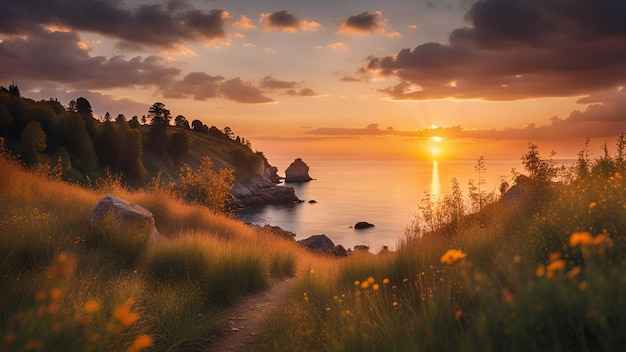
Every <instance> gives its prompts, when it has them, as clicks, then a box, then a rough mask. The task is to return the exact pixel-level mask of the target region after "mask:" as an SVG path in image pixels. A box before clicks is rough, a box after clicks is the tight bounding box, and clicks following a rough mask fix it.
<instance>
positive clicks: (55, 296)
mask: <svg viewBox="0 0 626 352" xmlns="http://www.w3.org/2000/svg"><path fill="white" fill-rule="evenodd" d="M60 297H61V290H59V289H58V288H56V287H55V288H53V289H52V290H50V298H52V299H54V300H57V299H59V298H60Z"/></svg>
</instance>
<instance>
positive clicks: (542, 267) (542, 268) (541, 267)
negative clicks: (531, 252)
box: [535, 265, 546, 277]
mask: <svg viewBox="0 0 626 352" xmlns="http://www.w3.org/2000/svg"><path fill="white" fill-rule="evenodd" d="M535 274H536V275H537V277H542V276H543V275H545V274H546V266H545V265H539V266H537V271H536V272H535Z"/></svg>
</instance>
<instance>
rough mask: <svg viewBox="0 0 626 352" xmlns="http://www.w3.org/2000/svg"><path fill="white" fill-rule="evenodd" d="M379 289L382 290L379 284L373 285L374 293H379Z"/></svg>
mask: <svg viewBox="0 0 626 352" xmlns="http://www.w3.org/2000/svg"><path fill="white" fill-rule="evenodd" d="M379 288H380V286H379V285H378V284H374V285H372V290H374V291H378V289H379Z"/></svg>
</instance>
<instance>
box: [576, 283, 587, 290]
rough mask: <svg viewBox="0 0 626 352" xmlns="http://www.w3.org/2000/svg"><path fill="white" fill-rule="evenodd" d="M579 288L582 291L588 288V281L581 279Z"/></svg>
mask: <svg viewBox="0 0 626 352" xmlns="http://www.w3.org/2000/svg"><path fill="white" fill-rule="evenodd" d="M578 289H579V290H581V291H584V290H586V289H587V281H581V282H580V283H579V284H578Z"/></svg>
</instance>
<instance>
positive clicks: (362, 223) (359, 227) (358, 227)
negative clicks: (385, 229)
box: [354, 221, 374, 230]
mask: <svg viewBox="0 0 626 352" xmlns="http://www.w3.org/2000/svg"><path fill="white" fill-rule="evenodd" d="M370 227H374V224H370V223H369V222H366V221H359V222H357V223H356V225H354V228H355V229H356V230H363V229H368V228H370Z"/></svg>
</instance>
